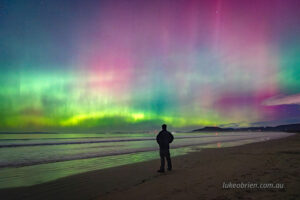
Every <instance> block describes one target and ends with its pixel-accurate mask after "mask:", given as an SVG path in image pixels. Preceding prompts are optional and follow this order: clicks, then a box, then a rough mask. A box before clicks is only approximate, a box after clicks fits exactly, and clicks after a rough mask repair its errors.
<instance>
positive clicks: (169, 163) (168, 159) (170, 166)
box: [166, 149, 172, 171]
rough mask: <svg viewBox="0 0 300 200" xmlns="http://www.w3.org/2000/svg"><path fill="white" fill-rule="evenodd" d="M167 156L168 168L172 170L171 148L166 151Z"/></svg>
mask: <svg viewBox="0 0 300 200" xmlns="http://www.w3.org/2000/svg"><path fill="white" fill-rule="evenodd" d="M166 158H167V162H168V170H169V171H171V170H172V162H171V156H170V151H169V149H168V151H167V152H166Z"/></svg>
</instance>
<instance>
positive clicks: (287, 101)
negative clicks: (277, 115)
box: [263, 94, 300, 106]
mask: <svg viewBox="0 0 300 200" xmlns="http://www.w3.org/2000/svg"><path fill="white" fill-rule="evenodd" d="M292 104H299V105H300V94H295V95H289V96H276V97H272V98H269V99H267V100H265V101H264V102H263V105H266V106H278V105H292Z"/></svg>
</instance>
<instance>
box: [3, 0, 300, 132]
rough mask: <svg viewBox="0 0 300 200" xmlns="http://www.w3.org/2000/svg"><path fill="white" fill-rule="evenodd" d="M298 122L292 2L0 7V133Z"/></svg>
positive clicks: (15, 1) (74, 0)
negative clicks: (165, 125)
mask: <svg viewBox="0 0 300 200" xmlns="http://www.w3.org/2000/svg"><path fill="white" fill-rule="evenodd" d="M295 122H300V1H299V0H263V1H261V0H259V1H255V0H244V1H240V0H207V1H195V0H158V1H155V0H151V1H143V0H108V1H92V0H82V1H79V0H44V1H37V0H24V1H23V0H0V130H1V131H15V130H18V131H36V130H41V131H49V130H74V131H75V130H116V131H120V130H122V131H124V130H125V131H129V130H151V129H158V128H159V125H160V124H162V123H167V124H168V125H169V126H170V127H171V128H173V129H174V130H189V129H191V128H194V127H201V126H222V127H223V126H224V127H228V126H231V127H243V126H258V125H278V124H286V123H295Z"/></svg>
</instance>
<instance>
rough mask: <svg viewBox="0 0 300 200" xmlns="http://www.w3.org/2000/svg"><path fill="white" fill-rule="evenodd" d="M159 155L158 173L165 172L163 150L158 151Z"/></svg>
mask: <svg viewBox="0 0 300 200" xmlns="http://www.w3.org/2000/svg"><path fill="white" fill-rule="evenodd" d="M159 155H160V171H165V155H164V152H163V150H160V151H159Z"/></svg>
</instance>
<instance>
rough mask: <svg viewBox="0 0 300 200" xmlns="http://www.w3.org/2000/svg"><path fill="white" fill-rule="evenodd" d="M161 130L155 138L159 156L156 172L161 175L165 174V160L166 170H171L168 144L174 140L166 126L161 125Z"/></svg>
mask: <svg viewBox="0 0 300 200" xmlns="http://www.w3.org/2000/svg"><path fill="white" fill-rule="evenodd" d="M161 127H162V130H161V131H160V132H159V133H158V135H157V136H156V141H157V143H158V144H159V155H160V161H161V164H160V169H159V170H158V171H157V172H160V173H163V172H165V158H166V159H167V162H168V170H169V171H171V170H172V162H171V158H170V151H169V148H170V147H169V143H171V142H172V141H173V139H174V137H173V135H172V134H171V133H170V132H169V131H167V125H166V124H163V125H162V126H161Z"/></svg>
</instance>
